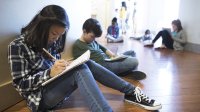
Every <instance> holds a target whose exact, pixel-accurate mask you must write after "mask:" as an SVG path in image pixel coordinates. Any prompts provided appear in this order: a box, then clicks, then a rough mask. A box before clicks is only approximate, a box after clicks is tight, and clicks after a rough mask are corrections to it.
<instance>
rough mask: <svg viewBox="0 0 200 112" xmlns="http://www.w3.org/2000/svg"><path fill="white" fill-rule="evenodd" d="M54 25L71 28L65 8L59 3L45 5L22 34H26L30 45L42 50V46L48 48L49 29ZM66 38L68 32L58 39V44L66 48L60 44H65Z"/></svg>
mask: <svg viewBox="0 0 200 112" xmlns="http://www.w3.org/2000/svg"><path fill="white" fill-rule="evenodd" d="M52 25H59V26H62V27H65V28H67V29H69V19H68V16H67V13H66V12H65V9H64V8H62V7H60V6H57V5H48V6H46V7H44V8H43V9H42V10H41V11H40V12H39V13H38V14H37V15H36V16H35V17H34V18H33V19H32V21H31V22H30V23H29V24H28V25H27V26H25V27H24V28H22V29H21V34H22V35H24V38H25V42H26V43H27V45H28V46H30V47H32V48H33V49H34V50H35V51H38V52H41V51H42V48H48V45H47V44H48V37H49V30H50V28H51V26H52ZM65 38H66V32H65V34H64V35H62V38H59V40H58V41H57V44H58V46H62V47H63V48H64V46H63V45H60V44H63V41H65ZM63 48H62V49H63Z"/></svg>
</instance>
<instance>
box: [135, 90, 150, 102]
mask: <svg viewBox="0 0 200 112" xmlns="http://www.w3.org/2000/svg"><path fill="white" fill-rule="evenodd" d="M134 94H135V96H136V100H137V101H138V102H141V101H142V100H143V99H144V100H145V101H148V102H150V101H151V99H150V98H149V97H148V96H147V95H145V94H143V93H142V90H141V89H140V88H139V87H135V92H134Z"/></svg>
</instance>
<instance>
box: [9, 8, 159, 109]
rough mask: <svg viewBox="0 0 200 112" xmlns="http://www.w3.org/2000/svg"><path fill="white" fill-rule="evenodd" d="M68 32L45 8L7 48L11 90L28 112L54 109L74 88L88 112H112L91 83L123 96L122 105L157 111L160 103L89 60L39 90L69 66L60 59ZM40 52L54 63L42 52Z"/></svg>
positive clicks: (57, 12)
mask: <svg viewBox="0 0 200 112" xmlns="http://www.w3.org/2000/svg"><path fill="white" fill-rule="evenodd" d="M68 30H69V20H68V16H67V14H66V12H65V10H64V9H63V8H62V7H60V6H57V5H48V6H46V7H44V8H43V9H42V10H41V11H40V12H39V13H38V14H37V15H36V16H35V17H34V18H33V20H32V21H31V22H30V23H29V24H28V25H27V26H25V27H24V28H22V31H21V36H20V38H17V39H15V40H14V41H12V42H11V43H10V44H9V46H8V60H9V64H10V68H11V74H12V79H13V86H14V87H15V88H16V90H17V91H18V92H19V93H20V95H21V96H22V97H23V98H24V99H25V100H26V101H27V105H28V106H29V107H30V109H31V111H32V112H47V111H48V110H52V109H54V107H56V105H57V104H59V103H60V102H62V101H63V100H64V99H65V98H66V97H69V96H70V95H71V94H72V92H73V91H74V90H76V89H77V88H78V89H79V91H80V94H81V95H83V98H85V102H87V103H88V106H89V108H90V110H91V111H92V112H113V110H112V108H111V107H110V106H109V105H108V103H107V101H106V99H105V98H104V96H103V94H102V92H101V91H100V89H99V88H98V85H97V83H96V81H95V79H96V80H97V81H98V82H100V83H102V84H103V85H105V86H107V87H110V88H113V89H115V90H118V91H120V92H122V93H124V94H125V100H126V101H129V102H131V103H134V104H137V105H140V106H141V107H143V108H145V109H148V110H157V109H160V108H161V104H160V103H157V102H156V101H155V100H153V99H150V98H149V97H147V96H146V95H144V94H142V92H141V90H140V88H139V87H134V86H133V85H131V84H130V83H128V82H126V81H124V80H123V79H121V78H119V77H117V76H116V75H115V74H114V73H112V72H110V71H109V70H107V69H105V68H104V67H102V66H100V65H99V64H97V63H95V62H94V61H91V60H90V61H88V62H86V64H82V65H80V66H78V67H77V68H75V69H72V70H71V71H69V72H67V73H66V74H64V75H62V76H60V77H59V78H57V79H55V80H53V81H52V82H50V83H48V84H47V85H45V86H42V84H43V83H44V82H45V81H47V80H49V79H50V78H52V77H55V76H56V75H58V74H59V73H61V72H62V71H63V70H65V68H66V66H68V65H69V64H70V63H69V62H67V61H65V60H63V59H61V57H60V56H61V55H60V53H61V52H62V51H63V48H64V43H65V41H64V39H63V38H66V34H67V32H68ZM43 48H45V49H47V50H48V51H49V53H51V55H53V56H54V57H55V58H56V60H52V59H51V58H50V57H49V56H48V55H47V54H46V53H45V52H43Z"/></svg>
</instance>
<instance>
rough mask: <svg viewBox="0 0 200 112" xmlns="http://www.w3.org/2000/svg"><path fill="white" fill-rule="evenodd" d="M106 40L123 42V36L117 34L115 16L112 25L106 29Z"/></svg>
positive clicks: (117, 28)
mask: <svg viewBox="0 0 200 112" xmlns="http://www.w3.org/2000/svg"><path fill="white" fill-rule="evenodd" d="M106 38H107V42H123V36H122V35H119V27H118V23H117V18H116V17H114V18H113V19H112V25H110V26H109V27H108V29H107V35H106Z"/></svg>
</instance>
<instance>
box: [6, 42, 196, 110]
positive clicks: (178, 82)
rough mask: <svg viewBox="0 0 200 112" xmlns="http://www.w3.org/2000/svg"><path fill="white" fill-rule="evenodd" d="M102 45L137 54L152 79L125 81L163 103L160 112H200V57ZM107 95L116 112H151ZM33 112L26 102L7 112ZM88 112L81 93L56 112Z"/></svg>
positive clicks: (124, 45) (106, 90)
mask: <svg viewBox="0 0 200 112" xmlns="http://www.w3.org/2000/svg"><path fill="white" fill-rule="evenodd" d="M100 42H101V43H102V44H104V45H106V46H107V47H108V48H110V49H111V50H113V51H117V52H118V53H122V52H124V51H126V50H134V51H135V52H136V53H137V57H138V59H139V67H138V70H141V71H144V72H145V73H146V74H147V75H148V77H147V79H145V80H142V81H140V82H137V81H134V80H132V79H128V78H124V79H125V80H127V81H129V82H131V83H132V84H134V85H136V86H140V87H141V88H142V89H143V90H144V92H145V93H146V94H147V95H148V96H150V97H151V98H154V99H156V100H158V101H159V102H161V103H162V105H163V108H162V109H161V110H159V111H158V112H200V54H195V53H191V52H180V51H172V50H166V49H164V50H155V49H154V48H148V47H143V45H142V44H141V43H140V42H139V41H136V40H133V39H126V40H125V41H124V43H119V44H115V43H114V44H113V43H112V44H107V43H106V41H105V40H104V39H102V40H100ZM99 86H100V88H101V90H102V91H103V94H104V95H105V97H106V98H107V100H108V102H109V104H110V106H111V107H112V108H113V110H114V111H115V112H149V111H146V110H143V109H141V108H138V107H136V106H134V105H131V104H128V103H126V102H124V101H123V94H122V93H120V92H118V91H116V90H112V89H110V88H107V87H105V86H102V85H100V84H99ZM13 111H18V112H29V110H28V108H27V107H26V104H25V102H24V101H22V102H20V103H18V104H17V105H15V106H13V107H11V108H9V109H8V110H6V111H5V112H13ZM65 111H66V112H88V111H89V110H88V108H87V106H86V104H85V102H84V101H83V98H82V97H81V96H80V95H79V92H78V90H77V91H75V93H73V94H72V96H71V97H70V98H69V100H67V102H65V103H64V104H63V106H62V107H61V108H59V109H57V110H56V112H65Z"/></svg>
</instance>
